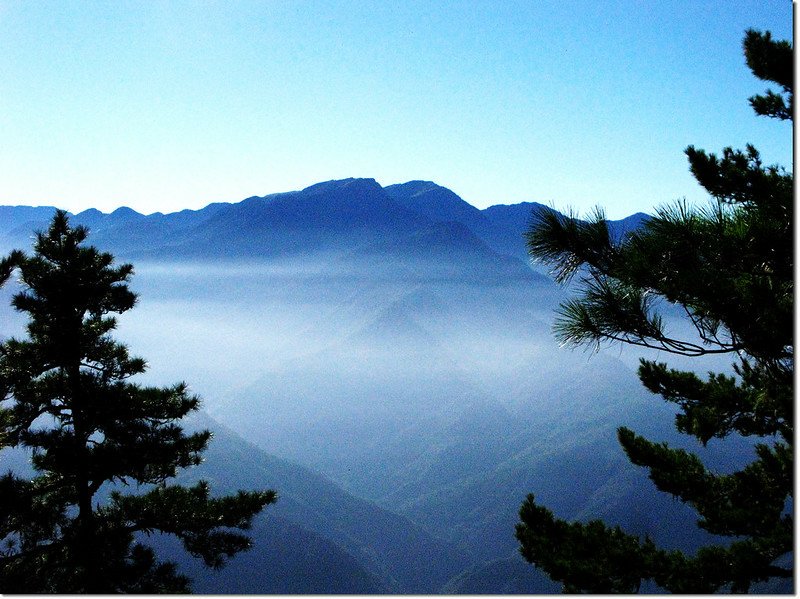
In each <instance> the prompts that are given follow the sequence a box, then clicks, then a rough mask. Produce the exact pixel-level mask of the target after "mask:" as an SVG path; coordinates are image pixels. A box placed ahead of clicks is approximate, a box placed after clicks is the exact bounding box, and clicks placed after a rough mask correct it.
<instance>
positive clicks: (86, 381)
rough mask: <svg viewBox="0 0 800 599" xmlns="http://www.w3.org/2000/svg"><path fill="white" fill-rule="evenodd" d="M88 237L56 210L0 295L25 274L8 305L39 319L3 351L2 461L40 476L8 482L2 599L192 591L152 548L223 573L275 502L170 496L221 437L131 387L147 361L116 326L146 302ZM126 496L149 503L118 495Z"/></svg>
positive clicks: (196, 490) (126, 271) (187, 400)
mask: <svg viewBox="0 0 800 599" xmlns="http://www.w3.org/2000/svg"><path fill="white" fill-rule="evenodd" d="M86 236H87V230H86V229H85V228H83V227H74V228H73V227H71V226H70V225H69V222H68V218H67V216H66V214H65V213H64V212H61V211H59V212H57V213H56V215H55V217H54V218H53V220H52V223H51V224H50V227H49V230H48V231H46V232H43V233H38V234H37V238H36V242H35V244H34V255H33V256H30V257H29V256H27V255H25V254H24V253H22V252H19V251H16V252H13V253H12V254H11V255H10V256H8V257H6V258H5V259H3V260H2V261H0V284H2V283H4V282H5V281H6V280H8V279H9V277H10V276H11V274H12V273H13V272H15V271H16V272H18V273H19V278H20V282H21V284H22V286H23V290H22V291H21V292H19V293H16V294H15V295H14V296H13V300H12V304H13V306H14V308H15V309H16V310H18V311H20V312H24V313H27V315H28V317H29V322H28V324H27V332H28V338H27V339H24V340H20V339H14V338H11V339H7V340H5V341H4V342H3V343H2V344H0V449H2V448H4V447H5V448H8V447H21V448H27V450H28V451H30V452H31V456H32V457H31V463H32V466H33V468H34V470H35V471H36V476H35V477H34V478H33V479H31V480H27V479H23V478H19V477H18V476H16V475H15V474H12V473H10V472H9V473H8V474H5V475H4V476H3V477H2V478H0V542H2V546H0V592H4V593H53V592H57V593H112V592H137V593H154V592H187V591H189V580H188V578H186V577H185V576H182V575H180V574H179V573H178V572H177V570H176V566H175V564H172V563H169V562H167V563H160V562H158V561H157V559H156V557H155V553H154V551H153V550H152V549H151V548H149V547H147V546H146V545H144V544H143V543H142V542H141V540H142V539H143V537H145V536H148V535H150V534H152V533H167V534H171V535H175V536H177V537H178V538H179V539H180V540H181V541H182V543H183V546H184V548H185V549H186V550H187V551H188V552H189V553H190V554H192V555H194V556H196V557H198V558H201V559H203V560H204V562H205V564H206V565H207V566H209V567H220V566H221V565H223V563H224V562H225V559H226V558H227V557H230V556H233V555H234V554H236V553H237V552H239V551H242V550H245V549H247V548H248V547H249V546H250V544H251V541H250V539H249V538H248V537H247V536H245V535H244V534H241V533H240V532H237V531H236V530H234V529H239V530H246V529H248V528H249V526H250V523H251V520H252V518H253V517H254V516H255V515H256V514H257V513H259V512H260V511H261V510H262V509H263V507H264V506H265V505H267V504H269V503H272V502H273V501H274V500H275V493H274V492H273V491H263V492H262V491H258V492H242V491H240V492H239V493H238V494H237V495H234V496H226V497H218V498H212V497H211V496H210V490H209V486H208V484H206V483H205V482H200V483H198V484H197V485H195V486H192V487H182V486H178V485H170V484H168V480H169V479H171V478H172V477H174V476H175V475H176V473H177V471H178V470H179V469H181V468H186V467H188V466H193V465H196V464H199V463H200V462H201V460H202V458H201V454H202V452H203V450H204V449H205V448H206V445H207V444H208V442H209V439H210V437H211V433H210V432H209V431H201V432H197V433H194V434H185V433H184V431H183V429H182V428H181V426H180V425H179V424H178V421H179V420H180V419H181V418H183V417H184V416H186V415H187V414H189V413H191V412H193V411H195V410H197V409H198V405H199V400H198V398H197V397H195V396H192V395H191V394H189V392H188V390H187V387H186V385H184V384H179V385H175V386H173V387H168V388H156V387H146V386H141V385H138V384H136V383H134V382H131V380H130V379H131V377H133V376H135V375H137V374H140V373H142V372H143V371H144V370H145V362H144V360H142V359H140V358H137V357H132V356H131V355H129V353H128V350H127V348H126V347H125V346H124V345H121V344H119V343H117V342H116V341H114V340H113V338H112V337H111V332H112V331H113V330H114V329H115V327H116V320H115V318H114V317H113V316H111V314H120V313H123V312H125V311H126V310H129V309H131V308H132V307H133V306H134V304H135V302H136V296H135V294H134V293H132V292H131V291H130V290H129V289H128V285H127V283H128V281H129V279H130V277H131V275H132V273H133V267H132V266H131V265H130V264H123V265H121V266H115V265H114V259H113V257H112V256H111V255H110V254H108V253H102V252H99V251H98V250H97V249H95V248H94V247H91V246H85V245H83V242H84V240H85V238H86ZM130 485H136V488H137V489H138V490H139V493H136V494H128V495H125V494H123V493H122V492H121V491H120V489H121V488H124V487H127V486H130ZM103 498H105V499H103Z"/></svg>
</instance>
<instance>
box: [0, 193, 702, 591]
mask: <svg viewBox="0 0 800 599" xmlns="http://www.w3.org/2000/svg"><path fill="white" fill-rule="evenodd" d="M52 210H53V209H52V208H49V209H24V208H18V207H13V208H8V209H0V248H2V247H7V246H8V245H9V244H10V245H12V246H23V245H25V246H27V245H28V244H29V238H30V235H31V229H32V228H42V227H44V226H46V225H47V220H48V219H49V217H50V214H51V213H52ZM535 210H550V209H549V208H546V207H544V206H542V205H541V204H534V203H529V204H518V205H515V206H493V207H491V208H488V209H486V210H478V209H476V208H474V207H473V206H470V205H469V204H468V203H466V202H464V201H463V200H462V199H461V198H459V197H458V196H457V195H456V194H455V193H453V192H452V191H450V190H448V189H446V188H444V187H441V186H438V185H436V184H435V183H432V182H425V181H412V182H409V183H405V184H400V185H390V186H388V187H385V188H383V187H381V186H380V185H379V184H378V183H377V182H375V181H374V180H373V179H345V180H340V181H329V182H325V183H320V184H317V185H313V186H311V187H308V188H306V189H303V190H300V191H294V192H289V193H281V194H272V195H266V196H253V197H251V198H248V199H246V200H244V201H242V202H239V203H235V204H212V205H209V206H207V207H205V208H203V209H201V210H195V211H182V212H179V213H173V214H160V213H156V214H151V215H141V214H138V213H136V212H135V211H133V210H130V209H118V210H116V211H114V212H113V213H111V214H103V213H100V212H99V211H96V210H88V211H84V212H82V213H80V214H78V215H75V217H74V218H73V221H74V222H75V223H77V224H81V223H82V224H85V225H87V226H89V227H90V228H91V230H92V235H91V237H90V242H92V243H94V244H96V245H98V246H99V247H101V249H104V250H109V251H112V252H114V253H116V254H117V255H118V256H119V257H120V258H122V259H126V260H132V261H134V263H135V265H136V271H137V275H136V277H135V278H134V281H133V286H134V289H135V290H136V291H137V292H138V293H140V297H141V301H140V303H139V305H138V307H137V309H136V310H133V311H131V313H128V314H125V315H123V316H122V317H121V318H120V329H119V331H118V333H119V335H120V338H121V340H123V341H125V342H126V343H130V345H131V349H132V351H135V352H136V353H137V354H138V353H140V352H141V354H142V355H144V356H146V357H147V358H148V360H149V362H150V364H151V370H150V371H149V372H148V373H147V375H146V376H147V377H150V378H149V379H148V381H152V382H154V383H155V384H167V383H169V382H172V381H174V380H183V379H185V380H188V381H190V382H191V384H192V386H193V392H197V393H198V394H199V395H201V396H203V397H204V400H205V402H206V403H205V404H204V405H205V409H207V410H208V413H210V414H211V417H208V416H201V417H198V420H197V421H196V422H195V423H194V424H193V425H192V426H196V427H208V428H211V429H213V430H214V431H215V438H214V440H213V442H212V443H211V446H210V449H209V451H208V452H207V455H206V458H207V459H206V462H205V463H204V464H203V465H202V466H200V467H198V468H196V469H193V470H191V471H190V472H189V473H188V474H187V475H186V477H185V478H184V480H185V481H186V482H191V481H192V480H196V479H197V478H199V477H203V478H207V479H209V480H210V482H211V484H212V488H214V489H217V490H218V491H219V492H229V491H233V490H236V489H239V488H261V487H269V488H275V489H277V490H278V492H279V495H280V499H279V501H278V504H277V505H274V506H270V507H268V508H267V510H266V511H265V514H264V516H263V517H261V518H259V520H258V521H257V522H256V524H255V528H254V531H253V532H254V537H255V538H256V546H255V548H254V549H253V550H252V551H251V552H249V553H247V554H244V555H241V556H238V557H237V558H236V559H235V560H234V561H233V562H232V563H231V564H230V566H229V567H228V568H226V569H224V570H221V571H219V572H206V571H203V570H201V569H199V568H198V566H197V564H194V563H193V561H192V560H188V559H187V558H185V557H180V556H181V552H180V550H179V549H178V548H177V547H175V546H174V544H172V545H170V541H169V540H168V539H157V542H158V546H159V550H160V551H162V552H163V553H164V555H173V556H177V557H178V559H180V560H182V561H181V563H182V564H183V566H185V567H186V568H187V570H188V571H190V572H191V573H193V575H195V576H196V577H197V585H196V590H198V591H200V592H208V593H216V592H239V593H250V592H260V593H266V592H269V593H273V592H274V593H329V592H337V593H338V592H341V593H379V592H405V593H433V592H440V591H442V589H445V590H447V591H448V592H453V593H456V592H458V593H464V592H467V593H484V592H549V590H548V589H551V588H552V586H548V585H547V584H546V583H547V581H544V580H543V579H542V577H541V576H540V575H539V574H538V573H537V572H536V571H535V570H533V569H532V568H530V567H529V566H526V565H525V564H522V563H521V562H520V560H519V559H518V558H511V557H510V556H511V555H512V554H514V552H515V551H516V545H517V543H516V541H515V539H514V535H513V532H514V525H515V523H516V521H517V518H518V516H517V510H518V509H519V506H520V504H521V502H522V500H523V499H524V497H525V495H526V494H527V493H528V492H534V493H536V495H537V497H540V498H541V499H542V501H543V502H544V503H546V504H547V505H549V506H552V507H553V509H554V510H556V512H557V513H558V514H559V515H561V516H563V517H568V518H579V519H586V518H591V517H596V516H597V515H602V516H603V517H607V518H609V519H610V520H612V521H618V522H620V523H622V524H624V525H626V526H630V527H632V529H633V530H635V531H637V532H641V533H642V534H645V533H647V534H653V535H654V536H656V537H658V538H663V537H664V536H665V535H669V534H670V533H671V532H673V531H674V530H681V531H683V528H684V526H685V525H686V523H687V522H690V514H689V513H688V512H687V510H686V509H685V506H680V505H678V506H675V505H671V504H670V500H669V498H666V499H665V498H663V497H660V494H658V493H656V492H655V491H654V490H653V489H652V485H651V484H650V482H649V481H648V480H647V479H646V476H643V475H642V473H641V472H638V471H636V470H635V469H633V470H631V469H632V468H633V467H632V466H630V464H628V463H627V461H626V460H625V457H624V454H623V453H622V452H621V450H620V449H619V447H618V445H617V443H616V439H615V434H614V431H615V428H616V426H618V425H619V424H629V425H632V426H633V427H634V428H635V429H636V430H639V431H642V429H643V428H646V427H647V426H649V424H648V423H649V422H654V421H656V420H658V421H660V422H663V423H664V426H663V427H661V428H657V430H656V432H657V433H658V435H660V436H661V438H663V439H666V440H667V441H669V442H673V440H674V434H672V435H671V434H670V430H671V424H670V418H671V416H672V414H671V413H669V410H667V411H664V409H663V406H661V403H660V402H658V401H657V400H656V401H655V402H654V400H653V398H652V397H650V396H649V395H648V394H647V393H646V392H645V391H644V390H643V389H642V388H641V387H640V385H639V384H638V381H637V380H636V377H635V373H634V372H633V370H632V366H633V367H635V363H636V357H637V356H634V355H631V354H630V353H625V352H621V351H620V352H617V351H616V350H614V351H612V352H607V351H605V350H602V351H601V352H600V353H599V354H598V355H597V356H594V357H593V358H592V360H591V361H590V362H588V361H587V358H586V356H585V355H581V354H579V353H574V352H567V351H565V350H563V349H561V348H559V347H558V346H557V344H556V342H555V341H554V340H553V338H552V334H551V325H552V321H553V311H554V310H555V308H556V306H557V305H558V303H559V301H561V300H563V299H564V298H565V297H566V293H567V292H565V291H564V290H563V289H560V288H559V287H557V286H556V285H554V284H553V283H552V282H551V281H550V280H549V279H546V278H544V277H542V276H540V275H539V274H537V272H535V271H534V270H533V269H532V268H531V266H530V265H529V264H528V262H527V254H526V252H525V244H524V237H523V233H524V231H525V230H526V229H527V226H528V221H529V219H530V215H531V212H532V211H535ZM644 218H646V217H645V216H644V215H641V214H637V215H633V216H631V217H629V219H624V220H623V221H619V222H618V223H614V224H613V226H612V233H614V234H619V231H621V230H622V229H623V228H631V227H636V226H638V224H640V223H641V222H642V220H643V219H644ZM615 227H616V228H615ZM23 242H24V243H23ZM10 286H11V285H9V286H8V287H9V288H10ZM8 292H9V289H8V288H7V289H4V290H2V293H8ZM2 316H5V314H3V315H2ZM0 322H3V324H4V328H5V325H6V324H9V323H12V322H16V321H12V319H11V318H9V319H4V318H0ZM15 326H16V325H15ZM15 330H16V329H15ZM19 330H21V327H20V329H19ZM0 334H5V333H4V332H3V331H0ZM212 417H213V418H214V419H215V420H212V419H211V418H212ZM220 423H221V424H220ZM226 427H228V428H226ZM642 432H647V431H646V430H644V431H642ZM278 456H280V457H278ZM659 497H660V498H659ZM654 510H655V511H654ZM690 526H691V525H690ZM673 536H674V537H675V539H674V540H675V542H676V543H678V544H682V545H686V546H693V544H695V543H696V541H697V538H696V537H695V536H693V533H692V532H691V531H690V532H688V533H683V532H681V534H680V535H678V534H674V535H673ZM526 568H528V569H526Z"/></svg>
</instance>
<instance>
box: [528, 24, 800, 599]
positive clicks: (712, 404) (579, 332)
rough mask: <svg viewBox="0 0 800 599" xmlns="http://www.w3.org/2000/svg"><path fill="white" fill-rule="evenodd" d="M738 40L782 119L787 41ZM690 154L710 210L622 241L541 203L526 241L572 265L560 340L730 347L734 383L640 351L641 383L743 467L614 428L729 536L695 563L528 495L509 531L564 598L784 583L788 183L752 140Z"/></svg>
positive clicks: (659, 481)
mask: <svg viewBox="0 0 800 599" xmlns="http://www.w3.org/2000/svg"><path fill="white" fill-rule="evenodd" d="M743 45H744V52H745V57H746V60H747V64H748V66H749V67H750V69H751V70H752V72H753V73H754V74H755V75H756V76H757V77H759V78H761V79H763V80H767V81H772V82H774V83H777V84H778V85H779V86H780V90H779V91H778V92H774V91H771V90H770V91H767V92H766V94H765V95H761V96H754V97H753V98H751V99H750V104H751V106H752V107H753V108H754V110H755V112H756V113H757V114H760V115H766V116H770V117H774V118H778V119H781V120H786V119H791V118H792V106H793V83H794V82H793V50H792V47H791V45H790V44H789V43H788V42H785V41H775V40H773V39H772V37H771V35H770V33H769V32H767V33H764V34H762V33H760V32H757V31H753V30H749V31H747V33H746V35H745V38H744V44H743ZM686 154H687V156H688V159H689V164H690V166H691V172H692V174H693V175H694V177H695V178H696V179H697V181H698V182H699V183H700V184H701V185H702V186H703V187H704V188H705V189H706V190H707V191H708V192H709V194H710V195H711V196H712V197H713V198H714V202H713V203H712V204H711V206H710V207H708V208H705V209H701V208H690V207H688V206H686V205H685V203H681V204H678V205H677V206H672V207H667V208H663V209H660V210H658V212H657V214H656V215H655V216H654V217H653V218H651V219H650V220H648V221H647V222H646V223H645V224H644V225H643V226H642V227H641V228H640V229H639V230H637V231H636V232H634V233H632V234H629V235H628V236H626V237H624V238H623V239H622V240H614V239H612V237H611V236H610V235H609V231H608V227H607V226H606V222H605V219H604V218H603V215H602V212H601V211H599V210H598V212H597V213H596V214H595V215H594V218H592V219H591V220H590V221H589V222H582V221H578V220H577V219H575V218H572V217H563V216H561V215H559V214H557V213H550V212H542V213H540V215H539V217H538V222H536V223H535V224H534V226H533V227H532V229H531V230H530V231H529V233H528V234H527V238H528V247H529V250H530V253H531V255H532V256H534V257H535V258H538V259H540V260H543V261H545V262H548V263H550V264H552V265H554V266H555V269H554V273H555V275H556V278H557V280H559V281H562V282H564V281H567V280H569V279H570V278H571V277H573V275H575V274H576V273H581V274H580V282H579V285H580V295H579V296H578V297H576V298H575V299H572V300H569V301H567V302H566V303H565V304H563V305H562V307H561V312H560V316H559V318H558V320H557V321H556V324H555V330H556V334H557V336H558V337H559V338H560V339H561V341H563V342H565V343H568V344H585V343H589V344H600V343H601V342H602V341H607V340H611V341H620V342H623V343H628V344H633V345H638V346H643V347H651V348H657V349H659V350H662V351H665V352H669V353H673V354H681V355H687V356H700V355H704V354H711V353H725V354H729V355H731V356H732V357H734V359H735V363H734V371H735V376H728V375H724V374H714V373H710V374H709V376H708V378H707V379H705V380H703V379H701V378H700V377H698V376H697V375H696V374H694V373H692V372H683V371H678V370H674V369H670V368H668V367H667V365H666V364H664V363H656V362H653V361H649V360H641V363H640V367H639V378H640V380H641V381H642V383H643V384H644V386H645V387H646V388H647V389H649V390H650V391H652V392H653V393H656V394H659V395H661V396H662V397H663V399H664V400H666V401H668V402H671V403H674V404H676V405H677V406H678V408H679V410H678V413H677V415H676V418H675V426H676V428H677V429H678V431H680V432H681V433H685V434H687V435H692V436H694V437H695V438H696V439H697V440H698V441H699V442H700V443H702V444H703V445H706V444H707V443H709V442H711V441H712V440H713V439H722V438H725V437H727V436H729V435H733V434H736V435H742V436H754V437H759V438H761V441H762V442H760V443H758V444H757V445H756V459H755V460H754V461H753V462H751V463H750V464H748V465H747V466H746V467H744V468H743V469H742V470H740V471H737V472H733V473H730V474H719V473H715V472H712V471H710V470H709V469H707V468H706V467H705V466H704V464H703V463H702V461H701V460H700V458H699V457H698V456H697V455H695V454H693V453H691V452H689V451H685V450H682V449H673V448H671V447H669V446H668V445H667V444H665V443H653V442H651V441H648V440H647V439H644V438H643V437H641V436H638V435H637V434H636V433H634V432H633V431H631V430H629V429H627V428H620V429H619V430H618V438H619V442H620V444H621V445H622V447H623V449H624V451H625V453H626V454H627V456H628V458H629V459H630V461H631V462H633V463H634V464H636V465H639V466H643V467H646V468H647V469H648V470H649V476H650V479H651V480H652V481H653V482H654V483H655V485H656V487H657V488H658V489H660V490H661V491H664V492H667V493H670V494H672V495H673V496H675V497H677V498H679V499H680V500H681V501H683V502H685V503H687V504H688V505H690V506H691V507H693V508H694V509H695V510H696V512H697V513H698V515H699V520H698V526H700V527H701V528H703V529H705V530H707V531H708V532H710V533H712V534H715V535H720V536H721V537H727V538H728V540H729V542H727V543H723V544H720V545H718V546H708V547H703V548H701V549H700V550H698V552H697V553H696V554H695V555H693V556H687V555H685V554H683V553H682V552H680V551H665V550H662V549H659V548H658V547H656V545H655V544H654V543H653V542H652V540H650V539H649V538H644V539H640V538H639V537H636V536H632V535H629V534H626V533H625V532H623V531H622V530H621V529H620V528H619V527H614V528H611V527H609V526H607V525H606V524H604V523H603V522H601V521H592V522H588V523H568V522H565V521H563V520H559V519H557V518H555V517H554V516H553V514H552V512H550V511H549V510H548V509H547V508H544V507H542V506H539V505H537V504H536V502H535V499H534V497H533V495H530V496H529V497H528V499H527V501H526V502H525V503H524V504H523V506H522V508H521V510H520V520H521V521H520V523H519V524H518V525H517V531H516V536H517V539H518V540H519V541H520V544H521V552H522V554H523V556H524V557H525V558H526V559H527V560H528V561H530V562H532V563H534V564H536V565H537V566H539V567H540V568H542V569H543V570H544V571H545V572H547V573H548V575H549V576H550V577H551V578H553V579H554V580H557V581H560V582H562V583H563V585H564V588H565V590H567V591H579V590H584V591H591V592H605V593H611V592H626V593H628V592H634V591H636V590H638V589H639V588H640V585H641V583H642V581H644V580H651V581H654V582H655V583H656V584H657V585H659V586H660V587H662V588H664V589H667V590H669V591H673V592H680V593H709V592H713V591H717V590H731V591H734V592H746V591H747V590H748V589H749V588H750V585H751V584H752V582H755V581H764V580H768V579H770V578H772V577H781V578H788V577H791V576H792V570H790V569H787V568H783V567H779V566H778V565H776V560H777V558H779V557H781V556H783V555H785V554H787V553H789V552H790V551H792V548H793V519H792V514H791V511H790V509H789V504H788V501H789V500H790V498H791V496H792V492H793V457H794V407H793V370H794V358H793V356H794V353H793V336H792V329H793V310H794V299H793V293H794V272H793V269H794V264H793V251H792V250H793V239H792V233H793V231H792V218H793V216H792V214H793V206H792V202H793V182H794V178H793V175H792V174H791V173H787V172H786V171H785V170H783V169H782V168H779V167H777V166H764V165H763V164H762V161H761V158H760V156H759V153H758V152H757V151H756V149H755V148H754V147H752V146H747V148H746V150H745V151H735V150H733V149H731V148H726V149H725V150H724V151H723V153H722V156H721V157H718V156H716V155H714V154H706V153H705V152H704V151H702V150H696V149H695V148H694V147H689V148H687V150H686ZM659 300H660V301H666V302H669V303H671V304H673V305H675V306H678V307H680V308H682V309H683V311H684V312H685V315H686V317H687V318H688V319H689V321H690V322H691V324H692V325H693V326H694V330H695V332H696V336H695V337H694V338H692V339H683V338H675V337H673V336H671V335H670V334H669V332H668V331H667V330H666V327H665V324H664V322H663V320H662V318H661V317H660V315H659V313H658V309H657V308H658V305H657V304H658V301H659Z"/></svg>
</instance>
